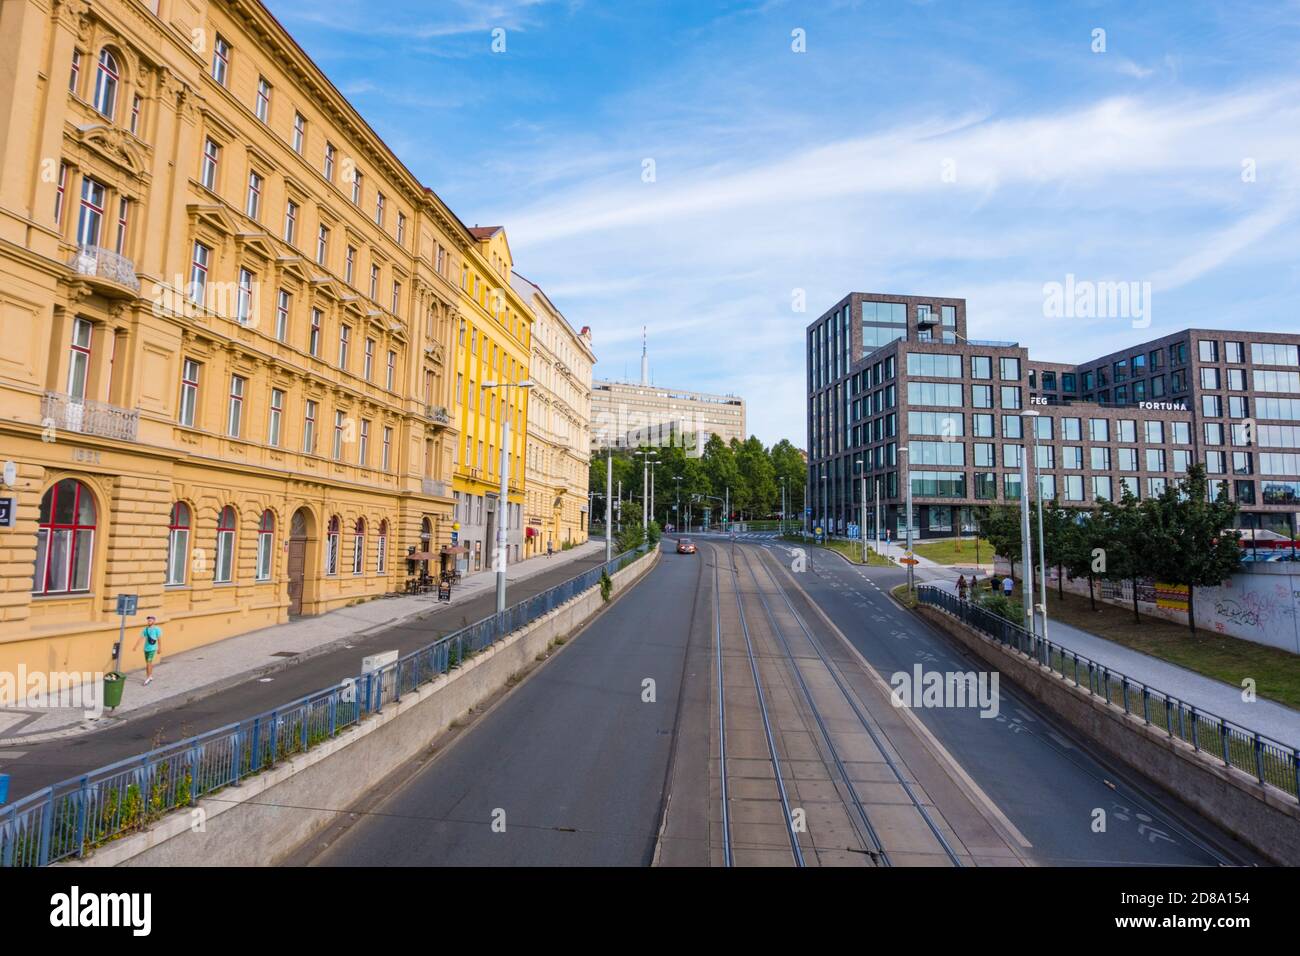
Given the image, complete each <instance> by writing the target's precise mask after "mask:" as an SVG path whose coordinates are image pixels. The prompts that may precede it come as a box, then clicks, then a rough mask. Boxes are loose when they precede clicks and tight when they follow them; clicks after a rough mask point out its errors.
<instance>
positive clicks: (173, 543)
mask: <svg viewBox="0 0 1300 956" xmlns="http://www.w3.org/2000/svg"><path fill="white" fill-rule="evenodd" d="M189 554H190V509H189V506H188V505H186V504H185V503H184V502H181V501H178V502H176V503H175V504H174V505H172V516H171V523H170V524H169V525H168V526H167V585H168V586H169V587H176V586H178V585H182V584H184V583H185V569H186V566H187V565H188V563H189Z"/></svg>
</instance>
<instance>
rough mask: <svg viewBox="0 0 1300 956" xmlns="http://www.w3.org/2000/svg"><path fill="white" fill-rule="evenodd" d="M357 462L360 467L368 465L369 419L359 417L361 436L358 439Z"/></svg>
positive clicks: (367, 466)
mask: <svg viewBox="0 0 1300 956" xmlns="http://www.w3.org/2000/svg"><path fill="white" fill-rule="evenodd" d="M358 441H359V444H358V446H357V464H358V465H360V466H361V467H362V468H369V467H370V420H369V419H366V418H363V419H361V436H360V438H359V439H358Z"/></svg>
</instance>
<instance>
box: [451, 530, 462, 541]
mask: <svg viewBox="0 0 1300 956" xmlns="http://www.w3.org/2000/svg"><path fill="white" fill-rule="evenodd" d="M459 541H460V532H459V531H453V532H452V533H451V543H452V544H456V543H458V542H459Z"/></svg>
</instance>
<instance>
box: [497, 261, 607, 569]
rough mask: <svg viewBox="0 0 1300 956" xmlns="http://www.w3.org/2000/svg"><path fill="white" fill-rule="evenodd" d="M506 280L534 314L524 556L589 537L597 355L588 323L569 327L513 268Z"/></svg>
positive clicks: (557, 547)
mask: <svg viewBox="0 0 1300 956" xmlns="http://www.w3.org/2000/svg"><path fill="white" fill-rule="evenodd" d="M511 281H512V282H513V284H514V286H515V290H516V291H517V292H518V293H519V294H520V295H521V296H522V297H523V299H524V301H525V302H527V303H528V306H529V308H530V309H531V310H532V312H533V315H534V316H535V318H534V320H533V347H532V365H531V369H530V376H531V378H532V381H533V383H534V385H533V388H532V389H531V392H530V397H529V404H528V447H527V450H526V452H525V455H526V458H525V468H524V475H525V479H526V484H527V497H526V504H525V508H524V512H525V513H524V534H525V539H524V554H525V556H526V557H532V556H534V555H537V554H545V553H546V549H547V546H548V545H549V546H551V547H553V548H554V549H555V550H556V551H559V550H561V549H562V548H563V547H564V545H566V544H582V543H583V542H584V541H586V540H587V534H588V530H589V528H588V523H589V521H590V514H589V508H590V499H589V498H588V496H587V490H588V489H587V484H588V481H589V478H590V462H591V369H592V366H593V365H594V364H595V362H596V355H595V353H594V352H592V350H591V329H589V328H587V327H585V326H584V327H583V329H582V331H580V332H575V331H574V330H573V326H571V325H569V322H568V320H567V319H565V317H564V316H563V314H561V312H560V310H559V309H557V308H556V307H555V304H554V303H553V302H552V301H551V300H550V298H548V297H547V295H546V293H545V292H543V291H542V290H541V288H540V287H538V286H537V285H536V284H535V283H533V282H530V281H528V280H527V279H525V278H524V277H523V276H521V275H520V274H519V273H517V272H516V273H514V275H513V276H512V280H511ZM599 491H600V493H601V495H602V496H603V494H604V489H603V488H601V489H599ZM602 500H603V498H602Z"/></svg>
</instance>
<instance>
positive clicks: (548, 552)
mask: <svg viewBox="0 0 1300 956" xmlns="http://www.w3.org/2000/svg"><path fill="white" fill-rule="evenodd" d="M554 553H555V544H554V542H552V541H551V539H550V538H547V539H546V556H547V557H548V558H549V557H550V556H551V555H552V554H554Z"/></svg>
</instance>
